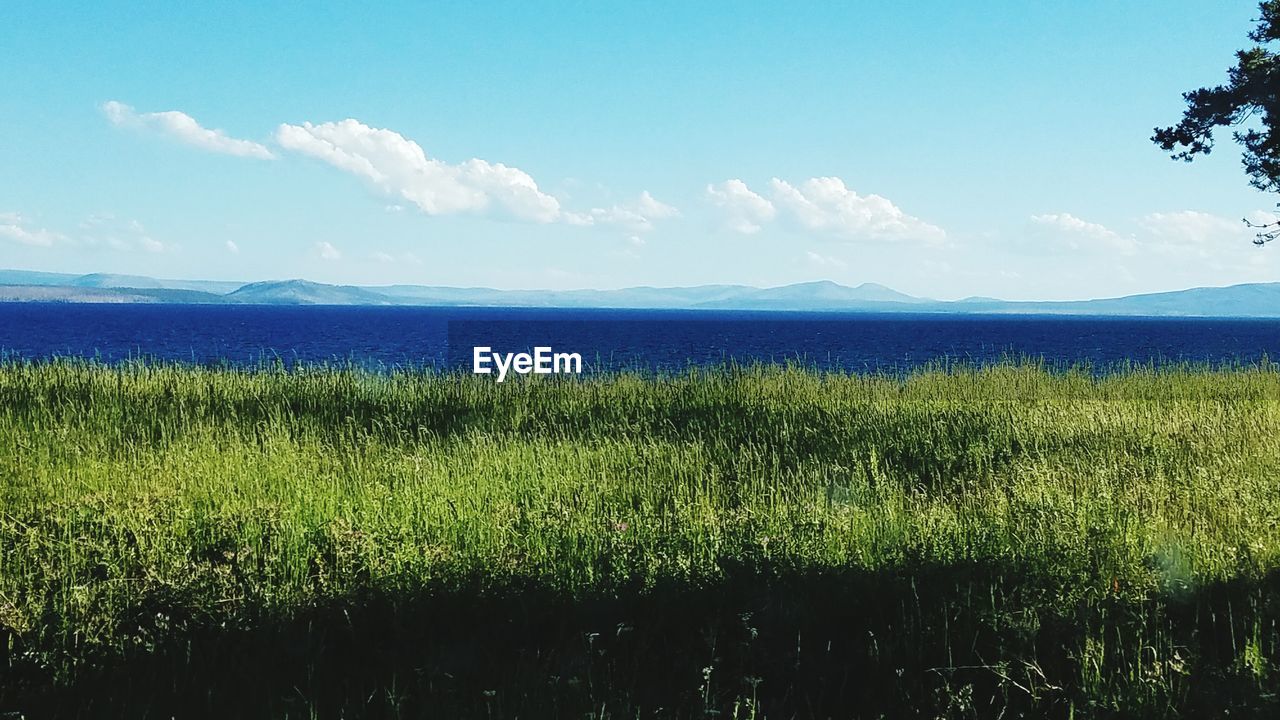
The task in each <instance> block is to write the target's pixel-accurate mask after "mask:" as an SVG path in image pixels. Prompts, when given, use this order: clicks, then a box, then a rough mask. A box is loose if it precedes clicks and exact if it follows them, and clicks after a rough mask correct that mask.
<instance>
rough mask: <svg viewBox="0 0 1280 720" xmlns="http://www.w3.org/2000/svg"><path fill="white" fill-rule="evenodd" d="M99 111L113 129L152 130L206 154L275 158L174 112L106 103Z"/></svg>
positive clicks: (264, 149)
mask: <svg viewBox="0 0 1280 720" xmlns="http://www.w3.org/2000/svg"><path fill="white" fill-rule="evenodd" d="M102 112H103V114H105V115H106V116H107V120H109V121H110V122H111V124H112V125H115V126H117V127H133V128H142V129H146V130H152V131H154V132H158V133H160V134H162V135H167V136H169V137H171V138H174V139H175V140H178V141H179V142H182V143H185V144H187V145H191V146H193V147H198V148H200V149H202V150H207V151H209V152H214V153H221V154H223V155H235V156H237V157H250V158H260V159H263V160H270V159H272V158H274V157H275V155H274V154H272V152H271V151H270V150H268V149H267V147H266V146H265V145H262V144H260V143H256V142H253V141H252V140H241V139H239V138H233V137H229V136H228V135H227V134H226V133H225V132H223V131H222V130H217V129H210V128H206V127H203V126H202V125H200V123H198V122H196V119H195V118H193V117H191V116H190V115H188V114H186V113H184V112H179V111H177V110H166V111H164V112H144V113H140V112H138V111H136V110H134V109H133V108H132V107H130V106H128V105H125V104H124V103H121V102H118V101H115V100H108V101H107V102H105V103H103V104H102Z"/></svg>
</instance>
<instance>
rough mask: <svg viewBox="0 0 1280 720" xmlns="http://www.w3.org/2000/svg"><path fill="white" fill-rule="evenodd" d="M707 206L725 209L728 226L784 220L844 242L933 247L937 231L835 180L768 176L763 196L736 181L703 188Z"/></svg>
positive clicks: (747, 229)
mask: <svg viewBox="0 0 1280 720" xmlns="http://www.w3.org/2000/svg"><path fill="white" fill-rule="evenodd" d="M707 194H708V196H709V197H710V198H711V201H712V203H713V204H715V205H717V206H718V207H720V208H722V209H723V210H724V211H725V214H726V218H727V222H728V224H729V227H730V228H731V229H733V230H736V231H737V232H742V233H753V232H758V231H759V230H760V229H761V227H763V225H764V224H765V223H767V222H769V221H771V220H773V219H774V218H782V217H785V218H786V219H788V220H790V221H791V222H793V223H795V224H797V225H799V226H800V227H801V228H804V229H805V230H809V231H813V232H820V233H824V234H828V235H831V236H834V237H838V238H841V239H845V240H876V241H915V242H926V243H938V242H941V241H942V240H944V239H945V238H946V233H945V232H944V231H943V230H942V228H940V227H938V226H936V225H932V224H930V223H928V222H925V221H924V220H921V219H920V218H917V217H914V216H911V215H908V214H907V213H905V212H903V211H902V210H901V209H900V208H899V207H898V206H896V205H894V204H893V203H892V202H890V201H889V200H888V199H887V198H885V197H882V196H880V195H874V194H873V195H860V194H858V193H857V192H855V191H854V190H852V189H850V188H849V187H847V186H846V185H845V184H844V181H843V180H841V179H840V178H838V177H815V178H810V179H808V180H805V181H804V182H802V183H800V184H799V185H792V184H791V183H789V182H786V181H785V180H780V179H778V178H773V179H772V180H771V181H770V182H769V194H768V195H769V196H768V197H765V196H764V195H761V194H759V193H757V192H755V191H753V190H751V189H750V188H749V187H747V185H746V183H744V182H742V181H741V180H736V179H735V180H727V181H725V182H723V183H721V184H720V185H709V186H707Z"/></svg>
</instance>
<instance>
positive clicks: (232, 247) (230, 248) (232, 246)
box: [226, 240, 240, 255]
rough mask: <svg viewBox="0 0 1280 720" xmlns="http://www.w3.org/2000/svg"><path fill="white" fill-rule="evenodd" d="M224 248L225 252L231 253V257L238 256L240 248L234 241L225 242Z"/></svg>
mask: <svg viewBox="0 0 1280 720" xmlns="http://www.w3.org/2000/svg"><path fill="white" fill-rule="evenodd" d="M226 246H227V252H229V253H231V254H232V255H239V254H240V246H239V245H237V244H236V242H235V241H234V240H228V241H227V242H226Z"/></svg>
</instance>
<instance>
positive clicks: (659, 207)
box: [566, 190, 680, 232]
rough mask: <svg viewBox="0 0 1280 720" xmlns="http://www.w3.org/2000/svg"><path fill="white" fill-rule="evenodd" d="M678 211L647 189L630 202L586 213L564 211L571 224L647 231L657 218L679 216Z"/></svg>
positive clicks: (663, 218)
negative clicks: (616, 226) (615, 226)
mask: <svg viewBox="0 0 1280 720" xmlns="http://www.w3.org/2000/svg"><path fill="white" fill-rule="evenodd" d="M679 215H680V211H679V210H677V209H676V208H674V207H672V206H671V205H668V204H666V203H664V202H662V201H660V200H658V199H656V198H654V197H653V195H650V194H649V191H648V190H645V191H644V192H642V193H640V196H639V197H638V198H636V199H635V200H634V201H632V202H628V203H621V204H617V205H612V206H610V207H607V208H592V209H591V211H590V212H588V213H586V214H578V213H566V222H568V223H569V224H571V225H620V226H622V227H625V228H629V229H631V230H633V231H638V232H647V231H649V230H652V229H653V224H654V222H655V221H658V220H668V219H670V218H673V217H679Z"/></svg>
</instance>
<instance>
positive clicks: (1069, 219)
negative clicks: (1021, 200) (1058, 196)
mask: <svg viewBox="0 0 1280 720" xmlns="http://www.w3.org/2000/svg"><path fill="white" fill-rule="evenodd" d="M1031 222H1032V223H1035V224H1036V225H1039V226H1041V227H1044V228H1047V229H1049V230H1052V231H1054V232H1055V233H1056V234H1057V235H1058V237H1060V238H1061V239H1062V240H1063V242H1065V244H1066V246H1067V248H1069V249H1071V250H1077V251H1078V250H1085V249H1088V248H1089V247H1090V246H1093V247H1097V246H1102V247H1105V248H1109V249H1112V250H1116V251H1119V252H1120V253H1122V254H1125V255H1133V254H1134V253H1136V252H1137V250H1138V241H1137V240H1136V239H1135V238H1134V237H1133V236H1132V235H1121V234H1120V233H1118V232H1115V231H1114V230H1112V229H1110V228H1108V227H1106V226H1105V225H1100V224H1098V223H1095V222H1089V221H1087V220H1082V219H1080V218H1078V217H1076V216H1075V215H1072V214H1071V213H1046V214H1043V215H1032V216H1031Z"/></svg>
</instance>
